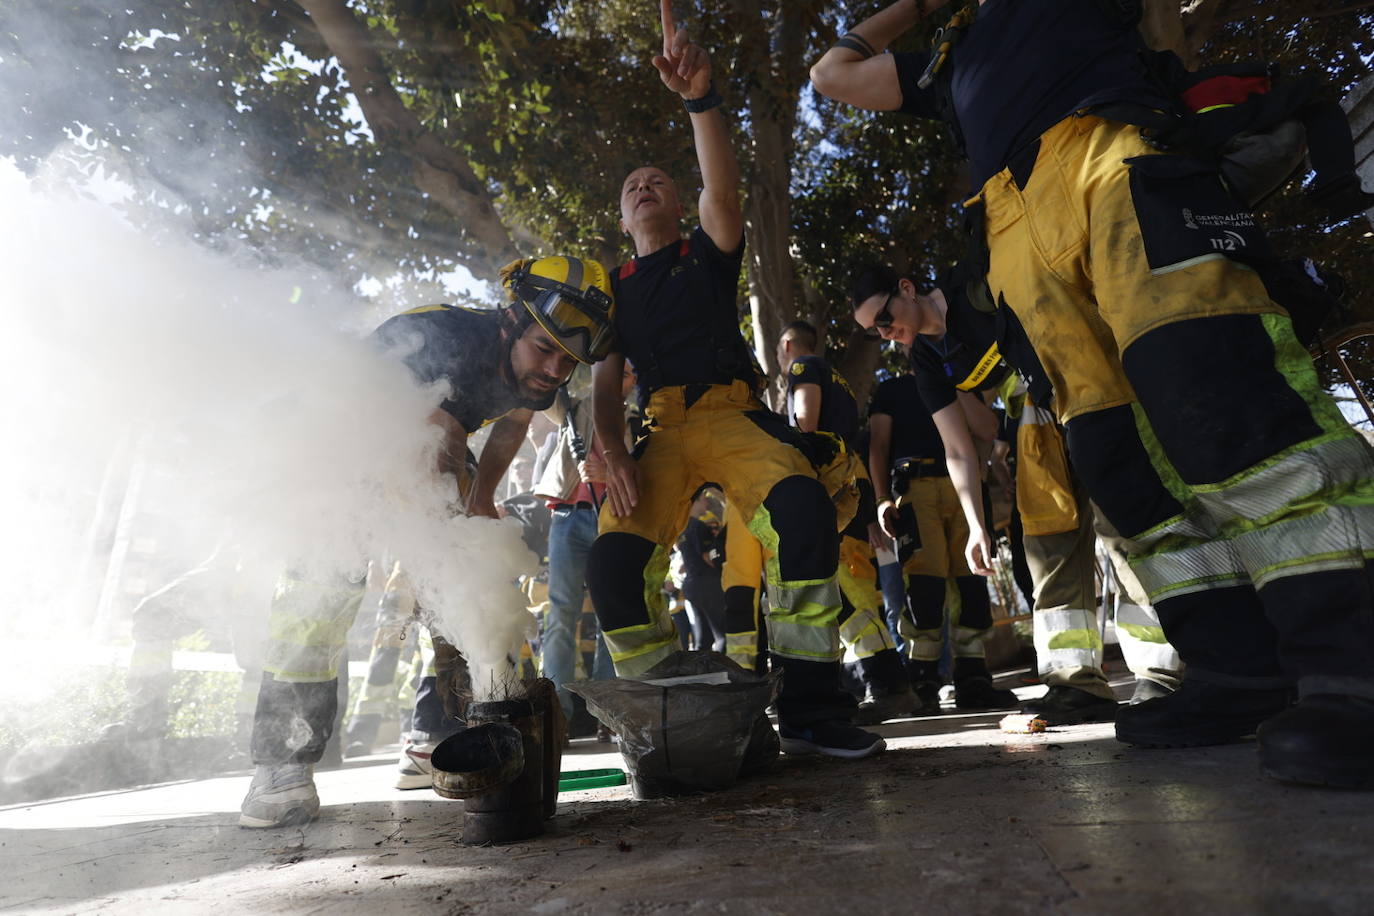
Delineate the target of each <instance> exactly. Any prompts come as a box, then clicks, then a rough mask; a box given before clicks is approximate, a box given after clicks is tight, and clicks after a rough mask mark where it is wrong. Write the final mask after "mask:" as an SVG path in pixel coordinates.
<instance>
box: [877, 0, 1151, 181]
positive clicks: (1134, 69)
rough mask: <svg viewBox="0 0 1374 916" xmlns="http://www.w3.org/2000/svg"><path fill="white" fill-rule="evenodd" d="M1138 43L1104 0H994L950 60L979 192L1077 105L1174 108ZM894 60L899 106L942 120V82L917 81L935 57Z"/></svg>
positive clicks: (908, 55)
mask: <svg viewBox="0 0 1374 916" xmlns="http://www.w3.org/2000/svg"><path fill="white" fill-rule="evenodd" d="M1139 47H1140V43H1139V38H1138V37H1137V35H1136V33H1135V31H1134V30H1127V29H1122V28H1121V27H1120V26H1118V25H1116V24H1115V23H1113V22H1111V21H1110V20H1109V19H1108V18H1107V16H1106V14H1105V13H1104V12H1103V11H1102V10H1101V9H1100V8H1099V7H1098V3H1097V2H1096V0H987V2H986V3H984V4H983V5H982V6H980V7H979V8H978V18H977V19H976V20H975V21H974V22H973V24H972V25H971V26H970V27H969V28H968V30H967V31H966V32H965V33H964V35H963V37H962V38H961V39H960V41H959V43H958V44H957V45H955V48H954V51H953V52H952V53H951V55H950V59H949V61H948V62H946V64H945V66H947V67H952V68H953V69H952V71H951V72H952V80H953V82H952V83H951V90H952V92H953V95H954V109H955V113H956V114H957V116H958V118H959V128H960V130H961V131H962V133H963V135H964V144H965V147H966V150H967V154H968V158H969V161H970V163H971V166H972V172H971V177H972V186H973V188H974V189H975V190H977V189H978V188H981V187H982V186H983V184H984V183H985V182H986V181H987V180H988V179H989V178H991V177H992V176H993V175H995V174H997V173H998V172H1000V171H1001V170H1002V169H1003V168H1005V167H1006V165H1007V163H1008V162H1009V161H1010V160H1011V157H1012V156H1013V154H1015V153H1017V152H1018V151H1020V150H1021V149H1023V148H1025V147H1026V146H1028V145H1029V144H1030V143H1031V142H1033V141H1034V140H1035V138H1037V137H1039V136H1040V135H1041V134H1043V133H1044V132H1045V131H1046V130H1048V129H1049V128H1050V127H1052V126H1053V125H1055V124H1057V123H1058V122H1060V121H1062V120H1063V119H1064V118H1066V117H1068V116H1069V115H1070V114H1072V113H1074V112H1075V111H1078V110H1080V109H1084V108H1091V107H1093V106H1095V105H1102V104H1106V103H1108V102H1134V103H1139V104H1143V105H1148V106H1149V107H1152V108H1165V107H1167V103H1166V102H1165V101H1164V99H1163V98H1162V97H1161V95H1160V93H1159V91H1158V90H1157V89H1156V88H1155V86H1154V84H1153V82H1151V80H1150V79H1149V77H1148V76H1147V74H1146V72H1145V68H1144V66H1143V63H1142V61H1141V59H1140V56H1139V53H1138V49H1139ZM893 56H894V57H895V58H896V64H897V79H898V83H899V85H900V86H901V89H902V107H901V109H900V110H901V111H903V112H905V113H907V114H911V115H917V116H919V117H926V118H938V117H940V114H939V108H938V104H937V100H938V96H937V94H936V93H937V87H936V86H935V85H934V84H932V85H931V86H930V87H929V88H927V89H920V88H918V87H917V85H916V81H917V79H918V78H919V77H920V75H921V73H922V72H923V71H924V70H925V68H926V64H927V62H928V61H929V60H930V54H929V53H928V52H923V53H899V54H895V55H893Z"/></svg>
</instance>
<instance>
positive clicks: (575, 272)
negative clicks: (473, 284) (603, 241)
mask: <svg viewBox="0 0 1374 916" xmlns="http://www.w3.org/2000/svg"><path fill="white" fill-rule="evenodd" d="M501 285H502V286H504V287H505V288H506V290H507V291H508V292H509V293H510V295H511V297H512V298H514V299H518V300H519V301H520V302H521V304H523V305H524V306H525V309H526V311H528V312H529V314H530V317H532V318H533V319H534V320H535V321H537V322H539V326H540V327H541V328H543V329H544V330H545V331H547V332H548V334H549V336H550V337H552V338H553V339H554V340H555V341H556V342H557V343H558V345H559V346H560V347H562V348H563V349H564V350H566V351H567V352H568V354H569V355H570V356H572V357H573V358H574V359H576V360H578V361H579V362H583V363H588V364H591V363H594V362H596V361H598V360H600V359H604V358H605V356H606V354H607V353H608V352H609V351H610V348H611V342H612V340H613V339H614V336H615V327H614V321H615V297H614V296H613V295H612V294H611V277H610V275H609V274H608V273H606V268H604V267H602V266H601V265H600V264H598V263H597V262H596V261H584V260H582V259H581V258H566V257H551V258H531V259H526V260H523V261H514V262H512V263H510V264H507V265H506V266H505V267H503V268H502V269H501Z"/></svg>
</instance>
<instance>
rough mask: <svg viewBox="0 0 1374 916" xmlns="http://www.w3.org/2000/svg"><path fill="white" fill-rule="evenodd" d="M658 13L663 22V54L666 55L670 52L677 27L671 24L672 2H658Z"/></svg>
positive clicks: (662, 0)
mask: <svg viewBox="0 0 1374 916" xmlns="http://www.w3.org/2000/svg"><path fill="white" fill-rule="evenodd" d="M658 13H659V17H660V18H661V19H662V20H663V53H664V54H665V55H666V54H668V53H669V52H670V51H671V50H672V42H673V33H674V32H676V31H677V25H676V24H675V23H674V22H673V4H672V0H659V5H658Z"/></svg>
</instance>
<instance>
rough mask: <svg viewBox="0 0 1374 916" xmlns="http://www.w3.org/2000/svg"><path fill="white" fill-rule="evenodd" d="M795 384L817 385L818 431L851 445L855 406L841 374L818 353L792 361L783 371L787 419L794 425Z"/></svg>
mask: <svg viewBox="0 0 1374 916" xmlns="http://www.w3.org/2000/svg"><path fill="white" fill-rule="evenodd" d="M798 385H818V386H819V387H820V389H821V415H820V420H819V422H818V423H817V425H816V428H817V429H819V430H820V431H821V432H826V433H834V434H835V435H837V436H839V437H840V438H841V439H843V440H844V441H845V444H846V445H848V446H850V447H853V445H854V439H855V437H856V436H858V434H859V405H858V404H856V403H855V401H854V392H852V391H850V390H849V383H848V382H846V381H845V380H844V376H842V375H840V374H839V373H838V372H836V371H835V370H834V368H832V367H831V365H830V363H828V362H826V361H825V359H824V358H823V357H820V356H800V357H798V358H796V359H794V360H792V365H791V367H790V368H789V369H788V370H787V420H788V422H789V423H791V424H792V425H793V426H796V425H797V412H796V408H795V406H794V403H793V402H794V401H795V392H796V389H797V386H798Z"/></svg>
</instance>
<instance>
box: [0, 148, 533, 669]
mask: <svg viewBox="0 0 1374 916" xmlns="http://www.w3.org/2000/svg"><path fill="white" fill-rule="evenodd" d="M0 240H3V241H0V424H3V425H0V429H2V430H3V434H0V435H3V441H4V443H5V444H4V447H3V448H0V513H2V514H0V518H2V519H3V525H0V582H4V583H5V584H6V585H7V586H8V587H7V589H6V591H7V599H6V600H5V601H4V602H3V603H0V628H3V630H4V632H6V633H7V634H9V635H10V636H16V635H29V636H36V635H48V636H55V635H58V634H66V635H67V636H69V637H70V636H76V637H78V638H79V636H80V635H81V630H82V628H83V627H93V628H95V629H96V630H99V626H100V623H101V622H100V620H99V619H98V614H97V608H96V607H95V605H96V604H97V603H98V599H99V596H100V595H101V594H102V589H101V585H102V583H101V576H102V574H103V572H104V570H105V569H106V568H107V562H108V561H107V558H108V556H109V553H110V550H111V544H110V543H109V541H110V535H109V532H110V531H116V534H118V521H119V520H118V519H117V518H112V514H118V513H119V512H122V511H125V510H124V509H122V508H121V506H123V507H127V506H128V505H130V504H131V503H130V500H135V499H136V501H137V502H139V504H140V505H139V508H140V510H141V511H142V512H143V516H144V517H154V518H156V519H157V520H158V522H159V524H158V527H157V532H158V537H157V544H156V550H157V553H158V554H159V555H160V558H161V559H162V560H164V561H165V562H166V565H167V566H168V568H176V567H177V566H178V565H179V566H180V568H181V569H186V568H190V567H192V566H194V565H195V564H197V563H199V562H201V561H202V560H204V558H205V557H206V555H207V553H208V552H209V551H210V550H211V549H213V548H214V547H215V546H216V545H226V544H228V545H232V547H233V548H234V549H235V551H237V552H241V553H242V556H243V558H244V561H245V562H246V563H247V564H248V565H249V566H250V567H252V568H254V569H256V570H258V571H260V572H261V573H263V574H266V575H271V574H274V572H275V571H278V570H280V569H283V568H285V567H286V566H287V565H288V564H295V565H302V564H304V565H307V566H309V567H311V568H313V569H315V570H321V569H324V570H331V571H335V572H348V571H353V570H357V569H358V568H359V567H360V566H362V565H364V564H365V563H366V562H367V561H368V560H369V559H380V558H381V557H382V556H383V555H389V556H392V557H395V558H399V559H400V560H401V561H402V563H403V565H404V566H405V568H406V569H407V570H408V571H409V572H410V574H411V577H412V579H413V582H414V584H415V587H416V590H417V597H418V599H419V601H420V603H421V604H422V605H423V606H425V607H426V608H428V609H429V610H431V611H432V612H434V613H435V614H436V615H437V617H438V620H439V624H440V626H439V629H440V630H441V632H442V633H443V635H445V636H446V637H447V638H449V639H450V640H452V641H453V642H454V643H455V644H456V645H457V646H458V647H459V648H460V650H463V651H464V652H465V653H466V654H468V655H469V656H470V659H471V661H472V662H473V663H474V668H475V670H474V676H475V677H476V679H477V683H478V684H482V683H487V682H489V681H493V680H495V679H496V678H497V677H499V675H500V671H499V669H500V668H501V666H502V664H503V660H504V659H505V657H506V655H507V653H509V652H511V651H514V650H515V649H516V648H517V647H518V643H519V639H520V638H521V636H522V635H523V634H524V633H525V632H526V630H527V628H528V626H529V623H530V619H531V618H530V616H529V614H528V613H526V612H525V610H524V607H523V601H522V598H521V596H520V595H519V593H518V591H517V590H516V589H515V587H514V585H513V584H512V583H513V580H514V579H515V578H516V577H517V576H518V575H520V574H521V573H526V572H529V571H530V568H531V567H532V565H533V557H532V555H531V554H530V552H529V551H528V550H527V549H526V548H525V547H524V546H523V544H522V543H521V542H520V540H519V526H518V524H517V523H516V522H514V521H503V522H495V521H490V520H485V519H467V518H452V517H450V516H451V513H450V510H449V506H450V504H451V502H452V497H453V493H452V492H451V490H450V489H449V487H448V486H447V485H446V484H445V481H444V480H443V479H441V478H439V477H438V476H437V475H436V474H434V473H433V470H432V469H433V467H434V463H435V460H434V459H435V450H436V447H437V439H438V437H437V430H436V428H435V427H433V426H431V425H429V424H428V423H427V422H426V417H427V415H428V414H429V413H430V412H431V410H432V409H433V408H434V406H435V405H436V404H437V403H438V401H439V400H440V397H441V394H442V392H439V391H435V390H429V391H425V390H420V389H419V388H418V387H417V386H416V385H415V384H414V383H413V381H412V380H411V378H410V376H409V374H408V372H407V371H406V370H405V369H404V368H403V367H402V366H400V365H399V364H398V363H397V362H396V361H395V360H394V359H390V358H387V357H386V356H384V355H383V354H380V353H378V352H376V351H375V350H374V348H373V347H372V346H371V345H370V344H369V343H368V342H367V341H366V340H365V339H364V337H365V335H366V333H367V331H368V330H370V329H371V328H372V327H373V326H375V325H376V324H377V323H379V321H380V320H381V319H382V318H384V317H386V316H385V314H381V313H379V312H378V310H377V309H375V308H374V307H372V306H371V305H370V304H369V303H368V302H366V301H365V300H362V299H360V298H359V297H357V296H355V295H353V294H351V293H350V292H348V291H347V290H341V289H320V288H311V287H310V286H308V285H306V284H304V283H303V281H301V280H300V275H301V274H300V273H293V272H292V271H290V270H275V271H265V270H261V269H257V268H256V267H254V266H253V264H252V263H251V260H250V259H249V258H247V257H243V256H239V257H233V256H221V255H217V254H212V253H210V252H208V251H206V250H205V249H203V248H201V247H198V246H196V245H194V244H192V243H190V242H186V241H180V240H178V239H176V238H175V237H172V236H170V234H168V233H158V234H157V235H152V234H149V233H147V232H146V231H140V230H139V229H136V228H134V227H133V226H131V225H129V224H128V223H127V222H125V221H123V220H122V219H121V218H120V217H119V215H118V213H117V212H115V211H114V210H113V209H111V208H110V207H109V206H107V205H104V204H101V203H99V202H96V201H94V200H92V199H89V198H88V197H81V196H78V195H76V194H73V193H65V194H57V195H53V194H46V193H40V192H39V191H38V190H36V184H35V183H34V182H31V181H30V180H28V179H26V178H25V177H24V176H23V175H22V174H20V173H19V171H18V170H17V169H15V168H14V167H13V165H12V164H10V163H8V162H5V161H3V160H0ZM416 304H422V303H416ZM140 530H143V531H145V533H146V525H145V526H144V527H143V528H141V529H140ZM116 540H117V537H116ZM159 584H161V583H159V582H149V583H147V585H148V586H149V587H156V586H157V585H159ZM258 610H259V609H246V610H245V612H250V611H258ZM363 613H370V611H367V610H365V611H363ZM259 616H261V614H260V613H259Z"/></svg>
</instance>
